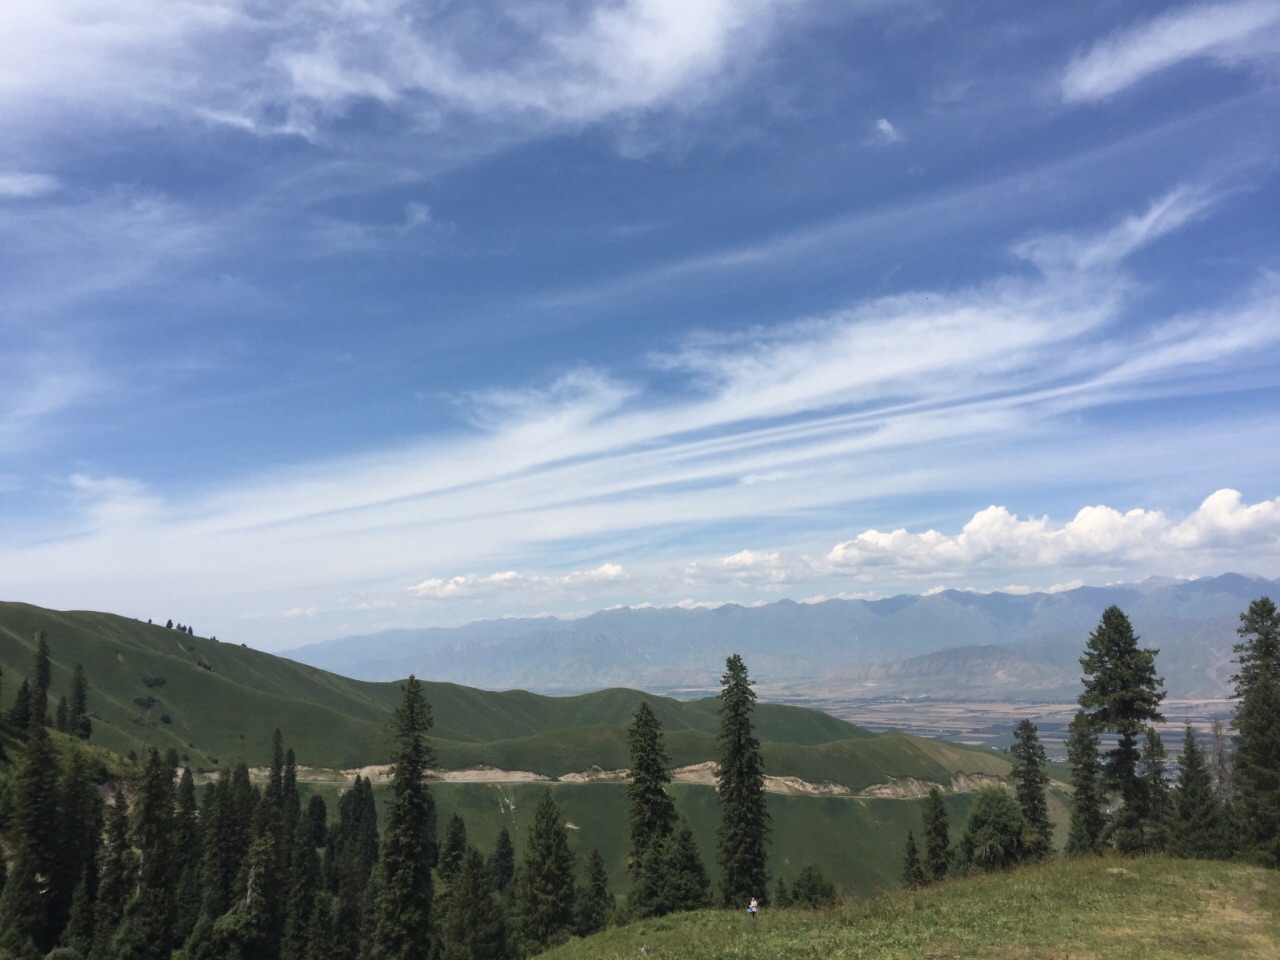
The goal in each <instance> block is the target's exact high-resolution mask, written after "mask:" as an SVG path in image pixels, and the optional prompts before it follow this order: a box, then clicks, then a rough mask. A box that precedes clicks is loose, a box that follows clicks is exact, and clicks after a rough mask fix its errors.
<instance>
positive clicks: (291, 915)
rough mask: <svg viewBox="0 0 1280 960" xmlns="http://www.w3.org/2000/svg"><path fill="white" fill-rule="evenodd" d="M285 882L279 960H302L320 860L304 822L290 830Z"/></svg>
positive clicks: (310, 826) (308, 825)
mask: <svg viewBox="0 0 1280 960" xmlns="http://www.w3.org/2000/svg"><path fill="white" fill-rule="evenodd" d="M289 882H290V886H289V896H288V901H287V903H286V906H285V924H284V936H283V938H282V940H281V944H280V960H306V956H307V939H308V933H309V931H310V928H311V918H312V915H313V914H314V912H315V904H316V899H317V897H318V896H320V858H319V857H318V856H317V855H316V843H315V837H314V835H313V824H312V823H310V822H309V820H308V819H300V820H299V821H298V823H297V825H296V826H295V827H294V834H293V849H292V860H291V864H290V870H289Z"/></svg>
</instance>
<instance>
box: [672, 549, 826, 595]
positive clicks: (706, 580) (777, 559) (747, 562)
mask: <svg viewBox="0 0 1280 960" xmlns="http://www.w3.org/2000/svg"><path fill="white" fill-rule="evenodd" d="M812 575H813V564H812V562H811V561H810V560H809V559H808V558H807V557H797V556H789V555H786V554H784V553H782V552H780V551H767V550H739V551H738V552H737V553H735V554H733V555H731V556H727V557H718V558H716V559H712V560H697V561H694V562H693V563H690V564H688V565H686V566H685V568H684V577H683V579H684V582H685V583H689V584H721V585H733V586H739V587H760V588H765V589H768V588H771V587H772V588H780V587H783V586H786V585H788V584H792V583H796V582H799V581H802V580H805V579H808V578H810V577H812Z"/></svg>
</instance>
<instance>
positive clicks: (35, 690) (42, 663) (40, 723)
mask: <svg viewBox="0 0 1280 960" xmlns="http://www.w3.org/2000/svg"><path fill="white" fill-rule="evenodd" d="M52 683H53V658H52V656H50V653H49V637H48V635H47V634H46V633H45V632H44V631H43V630H37V631H36V663H35V682H33V683H32V684H31V713H30V714H29V716H28V717H27V729H28V730H32V729H34V728H35V727H46V726H48V725H49V687H50V685H51V684H52Z"/></svg>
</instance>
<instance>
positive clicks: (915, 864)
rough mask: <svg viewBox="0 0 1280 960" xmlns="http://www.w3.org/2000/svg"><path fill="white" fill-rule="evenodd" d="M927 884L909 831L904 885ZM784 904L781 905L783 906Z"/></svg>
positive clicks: (918, 885)
mask: <svg viewBox="0 0 1280 960" xmlns="http://www.w3.org/2000/svg"><path fill="white" fill-rule="evenodd" d="M924 884H925V879H924V867H922V866H921V865H920V851H919V849H918V848H917V847H916V835H915V833H914V832H912V831H911V830H908V831H907V849H906V853H905V854H904V856H903V858H902V885H903V886H904V887H906V888H907V889H908V890H919V889H920V888H921V887H923V886H924ZM781 905H782V904H779V906H781Z"/></svg>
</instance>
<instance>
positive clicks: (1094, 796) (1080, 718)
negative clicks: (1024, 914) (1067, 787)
mask: <svg viewBox="0 0 1280 960" xmlns="http://www.w3.org/2000/svg"><path fill="white" fill-rule="evenodd" d="M1068 731H1069V736H1068V738H1067V761H1068V762H1069V763H1070V764H1071V788H1072V796H1071V826H1070V829H1069V831H1068V833H1067V848H1066V852H1067V853H1069V854H1073V855H1077V854H1082V853H1101V852H1102V833H1103V831H1104V830H1105V829H1106V826H1107V818H1106V815H1105V814H1104V813H1103V809H1102V804H1103V799H1104V791H1103V787H1102V770H1101V767H1100V765H1099V762H1098V735H1097V733H1095V732H1094V729H1093V726H1092V724H1090V723H1089V716H1088V714H1086V713H1085V712H1084V711H1083V710H1081V711H1079V712H1077V713H1076V716H1075V719H1074V720H1072V721H1071V724H1070V726H1069V727H1068Z"/></svg>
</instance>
